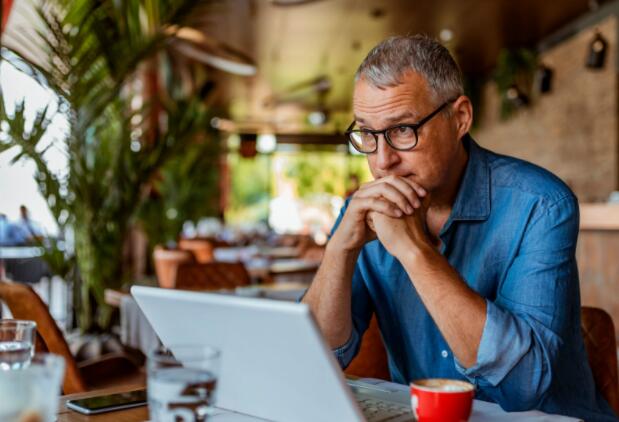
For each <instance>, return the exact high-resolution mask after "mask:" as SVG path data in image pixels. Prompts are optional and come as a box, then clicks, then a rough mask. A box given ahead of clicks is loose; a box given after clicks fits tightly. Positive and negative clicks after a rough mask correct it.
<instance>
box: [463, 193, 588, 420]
mask: <svg viewBox="0 0 619 422" xmlns="http://www.w3.org/2000/svg"><path fill="white" fill-rule="evenodd" d="M540 214H541V215H540ZM577 235H578V204H577V201H576V199H575V198H574V197H572V196H569V197H565V198H563V199H561V200H559V201H557V202H556V203H554V204H552V205H550V206H549V207H546V208H545V209H543V210H542V211H540V212H539V214H538V216H537V218H535V219H533V220H532V223H531V224H530V225H529V226H528V228H527V230H526V231H525V234H524V237H523V240H522V242H521V245H520V248H519V251H518V253H517V255H516V256H515V257H514V259H513V262H512V263H511V265H510V266H509V268H508V270H507V272H506V274H505V275H504V276H503V277H502V282H501V283H500V285H499V289H498V292H497V297H496V300H494V301H490V300H486V305H487V308H486V323H485V326H484V329H483V333H482V337H481V342H480V345H479V349H478V353H477V361H476V363H475V364H474V365H473V366H471V367H469V368H464V367H463V366H462V365H461V364H460V363H459V362H457V360H456V362H455V364H456V369H457V370H458V371H459V372H460V373H462V374H463V375H464V376H465V377H467V378H468V379H469V380H470V381H471V382H473V383H474V384H476V385H477V387H478V389H479V390H481V392H482V393H483V395H485V396H488V397H489V398H491V399H492V400H495V401H496V402H498V403H499V404H500V405H501V407H503V408H504V409H505V410H508V411H519V410H526V409H532V408H535V407H537V406H539V404H540V403H541V402H542V401H543V399H544V395H545V393H546V392H547V391H548V388H549V386H550V384H551V381H552V377H553V370H554V369H555V368H553V363H554V362H556V356H557V354H558V352H559V350H560V347H561V344H562V342H563V340H562V339H563V338H565V337H566V336H567V335H570V334H571V332H572V330H579V329H580V327H579V325H578V315H579V306H580V304H579V299H578V298H579V292H578V272H577V267H576V260H575V247H576V239H577Z"/></svg>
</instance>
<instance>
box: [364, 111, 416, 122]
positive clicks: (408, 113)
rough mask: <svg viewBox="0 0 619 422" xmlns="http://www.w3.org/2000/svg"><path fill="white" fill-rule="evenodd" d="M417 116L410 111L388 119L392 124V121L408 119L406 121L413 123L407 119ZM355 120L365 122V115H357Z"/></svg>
mask: <svg viewBox="0 0 619 422" xmlns="http://www.w3.org/2000/svg"><path fill="white" fill-rule="evenodd" d="M416 117H417V116H416V115H415V114H414V113H411V112H410V111H407V112H404V113H401V114H398V115H396V116H392V117H388V118H387V119H386V121H387V123H388V124H392V123H401V122H403V121H406V123H413V122H410V121H407V120H411V119H415V118H416ZM415 121H416V120H415ZM355 122H357V123H359V124H363V123H365V120H364V119H363V117H359V116H355Z"/></svg>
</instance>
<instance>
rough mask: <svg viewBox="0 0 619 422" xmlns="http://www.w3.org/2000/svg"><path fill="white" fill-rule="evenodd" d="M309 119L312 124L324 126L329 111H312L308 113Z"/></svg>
mask: <svg viewBox="0 0 619 422" xmlns="http://www.w3.org/2000/svg"><path fill="white" fill-rule="evenodd" d="M307 121H308V122H309V124H310V125H312V126H322V125H324V124H325V123H326V122H327V113H326V112H325V111H324V110H316V111H312V112H311V113H310V114H308V115H307Z"/></svg>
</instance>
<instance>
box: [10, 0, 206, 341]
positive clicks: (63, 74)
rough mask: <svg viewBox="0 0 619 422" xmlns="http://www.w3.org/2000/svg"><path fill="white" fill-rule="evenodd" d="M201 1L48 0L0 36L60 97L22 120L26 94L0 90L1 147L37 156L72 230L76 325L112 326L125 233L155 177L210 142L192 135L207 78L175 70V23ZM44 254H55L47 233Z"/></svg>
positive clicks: (183, 21) (45, 183)
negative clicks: (58, 134)
mask: <svg viewBox="0 0 619 422" xmlns="http://www.w3.org/2000/svg"><path fill="white" fill-rule="evenodd" d="M204 7H208V2H205V1H195V0H121V1H111V0H110V1H106V0H103V1H101V0H72V1H64V0H54V1H48V2H43V3H42V4H41V5H40V6H38V7H36V15H37V19H38V22H35V23H33V27H34V28H37V31H36V32H35V33H32V34H30V35H28V34H26V33H24V34H21V35H20V39H19V40H18V42H16V43H13V44H11V45H4V46H3V47H2V60H4V61H8V62H9V63H10V64H12V65H14V66H16V67H17V68H18V69H20V70H22V71H24V72H27V73H28V74H30V75H31V76H33V77H34V78H35V79H36V80H37V81H38V82H39V83H40V84H41V85H43V86H45V87H47V88H49V89H51V90H52V91H53V92H54V93H55V95H56V98H57V100H56V103H55V104H51V105H50V106H48V107H45V108H44V109H42V110H39V111H37V113H36V118H35V119H34V123H33V124H27V123H26V121H27V119H26V114H25V111H24V103H23V102H22V103H18V104H16V105H14V107H12V109H11V107H8V105H7V104H5V101H4V99H3V98H2V99H0V153H2V152H5V151H7V150H9V149H12V148H17V150H18V154H17V155H16V157H15V161H17V160H21V159H28V160H32V161H33V162H34V163H35V165H36V170H37V172H36V180H37V182H38V185H39V187H40V191H41V193H42V195H43V196H44V197H45V198H46V199H47V202H48V205H49V208H50V210H51V212H52V215H53V216H54V217H55V219H56V221H57V223H58V225H59V227H60V228H61V229H70V230H72V232H73V234H74V244H75V248H74V249H75V250H74V253H75V258H76V263H77V270H78V271H77V272H76V273H77V274H79V277H78V286H79V308H78V321H79V325H80V328H81V329H82V331H84V332H93V331H99V330H101V329H103V330H105V329H106V328H107V327H108V325H109V322H110V308H109V307H107V306H106V305H105V301H104V290H105V289H106V288H120V287H121V285H122V284H123V283H124V282H125V281H126V277H125V273H124V272H123V266H122V251H123V244H124V241H125V239H126V237H127V234H128V229H129V227H130V225H131V224H132V222H133V221H134V220H135V218H136V215H137V213H138V210H140V209H141V208H142V206H143V204H144V201H145V199H146V198H147V197H148V192H149V191H150V189H151V188H152V186H153V184H154V181H155V180H156V179H157V178H156V177H155V176H156V175H157V174H159V172H160V170H161V168H162V167H163V166H164V165H165V164H166V163H168V162H170V160H173V159H174V158H177V157H179V156H182V154H183V153H184V151H186V150H187V149H189V148H190V147H191V146H192V145H196V144H199V143H200V142H215V139H214V138H213V137H207V138H206V140H205V139H202V140H200V135H201V134H203V132H204V129H205V128H206V127H207V125H208V113H207V102H206V101H205V97H208V96H209V94H210V89H209V85H208V79H207V78H205V77H204V76H202V77H197V78H194V79H192V83H191V84H187V83H183V84H180V83H179V82H178V79H180V78H174V71H175V65H177V63H176V62H175V54H177V53H178V52H175V51H174V47H175V45H176V43H177V42H183V41H182V40H180V41H179V39H178V38H177V36H176V35H177V32H178V30H179V28H188V27H191V25H192V21H193V19H195V17H196V16H200V15H203V13H204ZM3 42H4V40H3ZM33 51H35V52H38V54H37V56H36V57H33V56H32V54H31V53H32V52H33ZM185 62H186V61H185ZM162 67H163V68H164V69H165V74H166V75H168V77H167V78H163V77H162V76H161V73H160V72H159V69H161V68H162ZM188 73H189V74H191V68H190V69H189V70H187V69H185V73H184V74H185V75H186V74H188ZM200 74H201V75H203V74H204V72H201V73H200ZM183 82H186V80H184V81H183ZM181 85H182V86H181ZM196 92H200V93H201V95H200V96H198V95H195V93H196ZM55 113H61V114H63V115H64V117H65V118H66V120H67V122H68V130H67V131H66V133H65V134H64V137H63V138H62V139H58V140H56V141H55V142H56V143H57V144H59V145H57V146H59V147H60V148H62V149H63V150H64V151H65V152H66V154H67V156H68V169H67V171H66V173H64V174H62V175H59V174H56V173H54V172H53V171H52V170H50V168H49V167H48V164H47V162H46V159H45V151H46V148H47V147H48V145H49V142H50V141H49V139H47V137H46V134H47V132H48V130H49V125H50V121H51V119H52V118H53V116H54V115H55ZM202 138H204V137H203V136H202ZM48 256H53V257H54V259H55V260H56V261H58V257H59V253H58V251H57V250H55V249H54V244H51V246H50V250H49V251H48ZM60 256H62V254H60ZM56 264H57V265H58V266H60V267H62V265H61V263H58V262H56ZM63 268H64V271H67V272H68V269H67V268H66V266H64V267H63Z"/></svg>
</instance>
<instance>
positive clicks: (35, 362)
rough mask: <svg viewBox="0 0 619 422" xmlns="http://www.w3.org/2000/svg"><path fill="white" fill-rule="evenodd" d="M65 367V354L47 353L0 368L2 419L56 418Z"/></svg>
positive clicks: (14, 421)
mask: <svg viewBox="0 0 619 422" xmlns="http://www.w3.org/2000/svg"><path fill="white" fill-rule="evenodd" d="M64 367H65V363H64V359H63V358H62V356H59V355H54V354H51V353H45V354H37V355H35V356H34V357H32V358H30V359H29V364H28V365H22V366H21V367H15V368H12V369H3V370H0V421H10V422H27V421H38V422H54V421H55V420H56V416H57V414H58V399H59V397H60V387H61V385H62V380H63V378H64Z"/></svg>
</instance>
